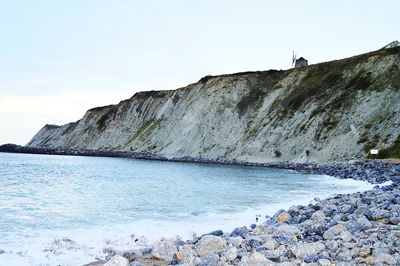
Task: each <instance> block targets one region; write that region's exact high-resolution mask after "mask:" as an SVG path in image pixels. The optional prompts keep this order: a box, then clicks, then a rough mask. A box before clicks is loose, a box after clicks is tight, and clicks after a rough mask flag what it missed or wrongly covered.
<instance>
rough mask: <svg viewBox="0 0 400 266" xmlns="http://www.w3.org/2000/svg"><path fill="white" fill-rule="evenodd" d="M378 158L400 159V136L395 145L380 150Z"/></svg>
mask: <svg viewBox="0 0 400 266" xmlns="http://www.w3.org/2000/svg"><path fill="white" fill-rule="evenodd" d="M378 158H379V159H389V158H396V159H400V136H399V137H397V139H396V141H395V142H394V144H393V146H391V147H388V148H386V149H382V150H380V151H379V154H378Z"/></svg>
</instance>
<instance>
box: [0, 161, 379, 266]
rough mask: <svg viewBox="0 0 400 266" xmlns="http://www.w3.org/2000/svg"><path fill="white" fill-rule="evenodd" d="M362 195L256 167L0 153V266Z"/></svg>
mask: <svg viewBox="0 0 400 266" xmlns="http://www.w3.org/2000/svg"><path fill="white" fill-rule="evenodd" d="M371 187H372V185H371V184H368V183H364V182H360V181H353V180H338V179H334V178H332V177H328V176H318V175H304V174H300V173H296V172H291V171H285V170H273V169H266V168H256V167H237V166H221V165H211V164H192V163H171V162H158V161H143V160H132V159H121V158H99V157H75V156H50V155H27V154H7V153H0V250H3V251H4V252H5V253H3V254H0V265H41V264H42V265H47V264H48V265H55V264H62V265H79V264H83V263H88V262H91V261H93V260H94V258H95V257H98V258H103V257H104V256H105V254H104V253H103V249H104V248H114V249H117V250H124V249H130V248H132V247H133V246H134V245H136V246H137V245H147V244H148V242H151V241H152V240H156V239H159V238H160V237H176V236H177V235H179V236H180V237H182V238H184V239H185V238H189V237H191V236H192V235H193V234H198V235H200V234H203V233H206V232H209V231H212V230H216V229H223V230H225V231H229V230H232V229H234V227H236V226H242V225H247V226H248V225H250V224H251V223H254V222H255V217H256V215H258V214H262V215H265V214H269V215H272V214H273V213H274V212H275V211H277V210H278V209H280V208H287V207H289V206H290V205H293V204H307V203H308V202H309V201H310V200H312V199H313V198H314V197H315V196H318V197H327V196H330V195H333V194H337V193H347V192H355V191H361V190H366V189H370V188H371ZM143 236H145V238H144V237H143ZM137 238H138V239H139V241H138V242H134V240H135V239H137Z"/></svg>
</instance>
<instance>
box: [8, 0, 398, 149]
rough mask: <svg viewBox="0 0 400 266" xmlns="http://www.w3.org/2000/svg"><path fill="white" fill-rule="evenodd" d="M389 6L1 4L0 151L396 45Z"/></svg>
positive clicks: (94, 0) (64, 0)
mask: <svg viewBox="0 0 400 266" xmlns="http://www.w3.org/2000/svg"><path fill="white" fill-rule="evenodd" d="M399 10H400V1H397V0H393V1H366V0H358V1H355V0H353V1H348V0H339V1H316V0H315V1H307V0H305V1H266V0H264V1H261V0H260V1H256V0H250V1H235V0H225V1H224V0H218V1H209V0H202V1H188V0H185V1H184V0H181V1H175V0H169V1H155V0H153V1H152V0H150V1H133V0H131V1H130V0H125V1H124V0H107V1H106V0H57V1H54V0H48V1H45V0H37V1H32V0H26V1H23V0H7V1H3V0H0V125H1V126H0V144H2V143H9V142H12V143H17V144H26V143H27V142H28V141H29V140H30V138H31V137H32V136H33V135H34V134H35V133H36V131H38V130H39V129H40V128H41V127H42V126H43V125H44V124H46V123H49V124H64V123H67V122H71V121H75V120H78V119H79V118H81V117H82V116H83V114H84V113H85V111H86V110H87V109H89V108H92V107H96V106H101V105H107V104H112V103H117V102H119V101H120V100H122V99H125V98H128V97H131V96H132V95H133V94H134V93H135V92H137V91H141V90H152V89H156V90H162V89H175V88H178V87H182V86H185V85H187V84H188V83H193V82H195V81H197V80H199V79H200V78H201V77H203V76H205V75H208V74H212V75H216V74H222V73H232V72H239V71H247V70H268V69H286V68H289V67H290V65H291V56H292V50H293V49H294V50H295V51H296V52H297V54H298V55H299V56H304V57H305V58H307V59H308V60H309V62H310V63H317V62H322V61H328V60H333V59H339V58H343V57H349V56H352V55H355V54H360V53H364V52H368V51H371V50H376V49H379V48H381V47H382V46H384V45H385V44H387V43H389V42H391V41H393V40H396V39H400V37H399V33H400V30H399V29H400V16H399Z"/></svg>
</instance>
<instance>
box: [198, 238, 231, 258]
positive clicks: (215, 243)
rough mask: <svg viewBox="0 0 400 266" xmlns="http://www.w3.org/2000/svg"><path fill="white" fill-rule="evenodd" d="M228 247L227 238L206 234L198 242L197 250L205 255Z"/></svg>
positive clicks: (201, 254) (200, 254)
mask: <svg viewBox="0 0 400 266" xmlns="http://www.w3.org/2000/svg"><path fill="white" fill-rule="evenodd" d="M225 248H226V241H225V239H223V238H221V237H218V236H213V235H206V236H203V237H202V238H201V239H200V241H199V242H198V243H197V246H196V251H197V254H199V256H200V257H201V256H204V255H207V254H214V253H219V252H222V251H224V250H225Z"/></svg>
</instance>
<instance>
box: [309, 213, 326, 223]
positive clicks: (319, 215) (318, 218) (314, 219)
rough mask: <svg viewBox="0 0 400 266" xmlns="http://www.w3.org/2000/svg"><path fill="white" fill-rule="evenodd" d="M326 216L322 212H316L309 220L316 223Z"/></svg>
mask: <svg viewBox="0 0 400 266" xmlns="http://www.w3.org/2000/svg"><path fill="white" fill-rule="evenodd" d="M325 218H326V215H325V213H324V212H323V211H316V212H314V213H313V214H312V215H311V220H313V221H318V220H321V219H325Z"/></svg>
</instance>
